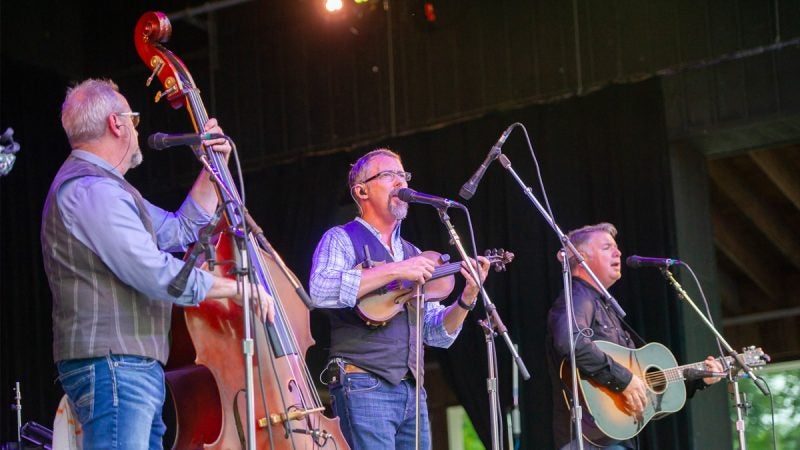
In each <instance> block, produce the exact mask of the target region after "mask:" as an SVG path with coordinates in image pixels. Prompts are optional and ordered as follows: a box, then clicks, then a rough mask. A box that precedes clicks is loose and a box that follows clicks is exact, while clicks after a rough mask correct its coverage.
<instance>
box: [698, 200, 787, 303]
mask: <svg viewBox="0 0 800 450" xmlns="http://www.w3.org/2000/svg"><path fill="white" fill-rule="evenodd" d="M711 226H712V227H713V229H714V243H715V244H716V246H717V248H718V249H719V251H721V252H722V253H724V254H725V256H727V257H728V259H730V260H731V262H733V264H735V265H736V267H737V268H738V269H739V270H740V271H742V273H744V274H745V275H747V277H748V278H750V279H751V280H752V281H753V283H755V284H756V286H758V287H759V288H760V289H761V290H762V291H764V293H765V294H767V296H768V297H769V298H770V299H773V300H775V299H778V298H779V297H780V295H781V292H782V289H781V288H782V284H783V283H781V279H780V277H779V276H777V275H776V272H774V271H772V270H770V266H771V264H770V263H769V261H767V258H765V257H764V252H762V251H760V250H759V249H758V248H756V247H755V246H754V245H752V244H751V243H750V241H749V240H747V239H743V236H746V232H745V231H744V229H745V227H744V225H742V224H740V223H736V221H735V220H726V219H725V218H724V217H723V216H722V215H721V214H720V213H719V212H718V211H717V210H716V209H712V211H711ZM742 300H743V298H742ZM738 306H740V307H741V306H743V305H741V304H740V305H738ZM763 306H767V305H763ZM772 306H774V305H772ZM759 309H762V308H759Z"/></svg>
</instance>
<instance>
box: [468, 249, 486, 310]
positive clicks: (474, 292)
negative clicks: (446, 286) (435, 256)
mask: <svg viewBox="0 0 800 450" xmlns="http://www.w3.org/2000/svg"><path fill="white" fill-rule="evenodd" d="M470 261H472V264H473V266H474V265H475V260H474V259H470ZM490 265H491V263H490V262H489V260H488V259H486V258H485V257H483V256H478V272H479V273H480V277H481V283H483V282H484V281H486V276H487V275H488V274H489V266H490ZM461 275H463V276H464V279H466V280H467V283H466V285H465V286H464V292H463V293H462V294H461V301H463V302H464V303H466V304H471V303H472V302H474V301H475V300H474V299H475V298H477V297H478V293H479V292H480V287H479V286H478V284H477V283H475V280H474V279H473V278H472V275H470V273H469V269H467V263H466V262H464V261H461ZM470 300H472V301H470Z"/></svg>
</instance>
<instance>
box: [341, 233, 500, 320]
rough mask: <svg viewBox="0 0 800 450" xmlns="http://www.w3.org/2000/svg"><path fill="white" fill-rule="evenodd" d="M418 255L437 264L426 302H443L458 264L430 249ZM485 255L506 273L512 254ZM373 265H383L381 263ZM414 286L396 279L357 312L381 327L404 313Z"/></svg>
mask: <svg viewBox="0 0 800 450" xmlns="http://www.w3.org/2000/svg"><path fill="white" fill-rule="evenodd" d="M420 256H424V257H427V258H429V259H431V260H432V261H434V262H436V263H437V264H439V266H438V267H436V268H435V269H434V270H433V275H432V276H431V278H430V279H428V280H427V282H426V283H425V285H424V287H425V289H424V291H423V292H424V295H425V301H441V300H444V299H445V298H447V296H448V295H450V292H452V291H453V286H454V285H455V279H454V277H452V276H451V275H454V274H456V273H458V272H460V271H461V262H460V261H458V262H449V260H450V258H449V257H448V255H441V254H439V253H437V252H434V251H430V250H429V251H425V252H422V253H420ZM485 256H486V258H487V259H488V260H489V262H490V263H491V265H492V267H493V268H494V270H495V271H497V272H501V271H503V270H505V266H506V264H509V263H510V262H511V261H513V260H514V254H513V253H511V252H509V251H507V250H503V249H502V248H501V249H491V250H487V251H486V252H485ZM375 264H376V265H377V264H383V262H377V263H375ZM357 268H362V266H361V265H360V264H359V265H358V266H357ZM415 285H416V283H414V282H412V281H407V280H395V281H393V282H391V283H389V284H387V285H386V286H384V287H382V288H380V289H376V290H375V291H372V292H370V293H369V294H366V295H365V296H363V297H361V298H360V299H358V302H357V304H356V306H355V310H356V313H358V315H359V317H361V319H362V320H364V322H366V323H367V325H369V326H376V327H379V326H384V325H386V324H387V323H388V322H389V321H390V320H391V319H392V318H393V317H394V316H396V315H397V314H399V313H400V312H401V311H402V310H403V308H404V307H405V304H406V303H407V302H408V301H410V300H413V299H414V297H415V292H416V289H415V287H416V286H415Z"/></svg>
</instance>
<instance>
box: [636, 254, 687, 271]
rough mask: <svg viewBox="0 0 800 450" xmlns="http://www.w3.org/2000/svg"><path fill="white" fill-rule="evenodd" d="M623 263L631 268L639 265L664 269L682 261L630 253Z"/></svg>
mask: <svg viewBox="0 0 800 450" xmlns="http://www.w3.org/2000/svg"><path fill="white" fill-rule="evenodd" d="M625 264H627V265H628V267H630V268H631V269H638V268H639V267H663V268H665V269H666V268H667V267H669V266H674V265H676V264H683V263H682V262H681V261H680V260H677V259H669V258H647V257H644V256H637V255H631V256H628V259H626V260H625Z"/></svg>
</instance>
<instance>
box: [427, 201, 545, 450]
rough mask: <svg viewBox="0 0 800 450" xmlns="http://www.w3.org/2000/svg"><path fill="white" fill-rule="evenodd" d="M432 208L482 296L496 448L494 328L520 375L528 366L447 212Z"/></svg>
mask: <svg viewBox="0 0 800 450" xmlns="http://www.w3.org/2000/svg"><path fill="white" fill-rule="evenodd" d="M466 209H467V208H466V207H464V210H465V211H466ZM436 210H437V211H438V212H439V218H440V219H441V221H442V223H443V224H444V226H445V228H447V232H448V233H449V234H450V243H451V244H452V245H453V246H455V247H456V249H457V250H458V253H459V255H461V259H462V260H463V261H464V262H465V263H466V265H467V269H468V270H469V273H470V276H471V277H472V278H473V279H474V280H475V282H476V283H477V284H478V286H480V292H481V296H482V297H483V306H484V309H485V310H486V320H485V321H483V320H480V321H478V323H479V324H480V325H481V327H483V330H484V333H485V335H486V357H487V359H488V360H487V365H488V371H489V373H488V375H487V379H486V389H487V391H488V393H489V419H490V422H491V435H492V450H500V428H501V421H502V417H501V415H500V408H499V405H500V398H499V396H498V393H497V370H496V367H497V366H496V364H497V361H496V349H495V345H494V336H495V331H494V330H495V329H497V332H498V333H500V335H501V336H502V337H503V340H504V341H505V342H506V345H507V346H508V349H509V351H511V355H512V356H513V358H514V360H515V361H516V362H517V364H518V366H519V370H520V372H522V378H523V379H525V380H528V379H529V378H530V377H531V376H530V374H529V373H528V369H527V368H526V367H525V363H524V362H523V361H522V358H521V357H520V356H519V353H518V352H517V348H516V346H515V345H514V343H513V342H511V338H510V337H509V335H508V328H506V326H505V324H504V323H503V321H502V320H501V319H500V315H499V314H498V313H497V307H495V305H494V303H492V300H491V299H490V298H489V294H487V293H486V290H485V289H484V288H483V283H481V277H480V275H479V274H478V271H477V269H476V268H475V265H473V264H472V260H471V259H470V257H469V255H468V254H467V252H466V250H464V246H463V245H462V244H461V238H459V237H458V233H456V230H455V228H454V227H453V224H452V223H451V222H450V216H449V215H448V214H447V208H436ZM476 262H477V261H476ZM492 323H494V325H492Z"/></svg>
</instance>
